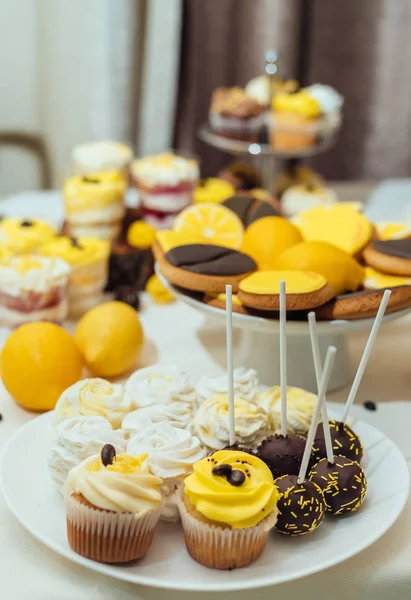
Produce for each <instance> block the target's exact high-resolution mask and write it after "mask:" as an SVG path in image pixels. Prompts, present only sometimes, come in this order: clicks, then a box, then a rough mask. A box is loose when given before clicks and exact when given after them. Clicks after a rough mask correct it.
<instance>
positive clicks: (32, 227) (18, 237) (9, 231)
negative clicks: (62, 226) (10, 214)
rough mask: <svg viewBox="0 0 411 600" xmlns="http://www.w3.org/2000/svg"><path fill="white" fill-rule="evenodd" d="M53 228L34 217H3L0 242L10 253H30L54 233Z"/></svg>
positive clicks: (0, 226) (0, 222)
mask: <svg viewBox="0 0 411 600" xmlns="http://www.w3.org/2000/svg"><path fill="white" fill-rule="evenodd" d="M55 233H56V231H55V229H54V228H53V227H52V226H51V225H49V224H48V223H45V222H44V221H36V220H34V219H27V220H24V219H3V220H2V221H0V243H1V245H3V244H4V246H5V248H6V249H7V250H8V251H10V252H11V253H12V254H30V253H31V252H35V251H37V250H38V247H39V246H40V244H41V243H42V242H43V241H44V240H47V239H48V238H50V237H51V236H53V235H55Z"/></svg>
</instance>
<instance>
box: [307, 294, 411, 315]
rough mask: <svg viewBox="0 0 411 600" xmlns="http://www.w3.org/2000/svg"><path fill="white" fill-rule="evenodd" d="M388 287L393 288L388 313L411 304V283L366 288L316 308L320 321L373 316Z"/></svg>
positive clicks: (338, 297)
mask: <svg viewBox="0 0 411 600" xmlns="http://www.w3.org/2000/svg"><path fill="white" fill-rule="evenodd" d="M386 289H391V296H390V299H389V301H388V306H387V310H386V312H387V313H390V312H395V311H397V310H402V309H404V308H408V307H410V306H411V285H402V286H398V287H394V288H382V289H379V290H365V291H363V292H355V293H352V294H345V295H343V296H337V298H335V299H334V300H331V301H330V302H327V304H324V305H323V306H320V307H318V308H317V309H316V310H315V315H316V317H317V319H318V320H319V321H330V320H335V319H347V320H354V319H368V318H373V317H375V315H376V314H377V312H378V308H379V306H380V303H381V300H382V297H383V294H384V292H385V290H386Z"/></svg>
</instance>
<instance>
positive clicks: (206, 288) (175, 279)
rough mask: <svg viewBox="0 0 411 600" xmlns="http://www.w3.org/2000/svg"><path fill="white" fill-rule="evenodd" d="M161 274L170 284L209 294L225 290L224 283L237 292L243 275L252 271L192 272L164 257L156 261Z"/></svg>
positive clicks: (220, 292) (245, 275) (246, 275)
mask: <svg viewBox="0 0 411 600" xmlns="http://www.w3.org/2000/svg"><path fill="white" fill-rule="evenodd" d="M158 266H159V269H160V273H161V275H163V276H164V277H165V278H166V279H167V280H168V281H169V282H170V283H171V284H173V285H177V286H179V287H181V288H183V289H186V290H192V291H194V292H208V293H210V294H222V293H224V292H225V289H226V285H231V286H232V288H233V293H237V291H238V286H239V283H240V281H241V280H242V279H244V278H245V277H248V276H249V275H251V273H252V272H253V271H249V272H248V273H243V274H241V275H224V276H221V275H202V274H200V273H193V272H192V271H186V270H184V269H180V267H175V266H174V265H172V264H171V263H169V262H168V261H167V260H166V259H165V258H163V259H162V260H160V261H159V262H158Z"/></svg>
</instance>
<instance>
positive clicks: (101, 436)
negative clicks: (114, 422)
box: [47, 417, 126, 491]
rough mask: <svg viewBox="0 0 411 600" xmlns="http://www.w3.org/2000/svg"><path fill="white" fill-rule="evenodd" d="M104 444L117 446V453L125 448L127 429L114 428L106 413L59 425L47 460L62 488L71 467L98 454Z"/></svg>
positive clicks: (52, 473) (53, 477) (74, 419)
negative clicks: (106, 417) (102, 415)
mask: <svg viewBox="0 0 411 600" xmlns="http://www.w3.org/2000/svg"><path fill="white" fill-rule="evenodd" d="M105 444H111V445H112V446H114V448H115V449H116V452H118V453H121V452H124V451H125V448H126V440H125V437H124V432H123V431H122V430H121V429H117V430H116V431H114V430H113V428H112V427H111V424H110V422H109V421H107V419H105V418H104V417H74V418H71V419H66V420H65V421H63V422H61V423H60V424H59V425H57V427H56V429H55V436H54V439H53V441H52V444H51V447H50V449H49V452H48V459H47V463H48V468H49V472H50V476H51V478H52V479H53V481H54V482H55V483H56V484H57V486H58V487H59V489H60V491H62V488H63V486H64V483H65V482H66V479H67V476H68V474H69V471H70V470H71V469H72V468H74V467H76V466H77V465H79V464H80V463H81V462H82V461H83V460H85V459H86V458H88V457H89V456H92V455H94V454H98V453H99V452H100V450H101V448H102V447H103V446H104V445H105Z"/></svg>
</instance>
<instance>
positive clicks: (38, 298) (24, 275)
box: [0, 256, 70, 328]
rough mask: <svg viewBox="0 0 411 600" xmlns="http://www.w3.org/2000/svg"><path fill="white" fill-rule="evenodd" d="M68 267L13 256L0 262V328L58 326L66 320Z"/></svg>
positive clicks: (49, 260) (50, 260) (43, 259)
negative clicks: (36, 324)
mask: <svg viewBox="0 0 411 600" xmlns="http://www.w3.org/2000/svg"><path fill="white" fill-rule="evenodd" d="M69 272H70V267H69V265H68V264H67V263H66V262H65V261H64V260H62V259H60V258H47V257H42V256H16V257H14V258H3V259H2V260H0V326H1V327H9V328H14V327H18V326H19V325H23V324H24V323H31V322H33V321H51V322H53V323H57V324H59V325H61V324H62V323H63V321H64V319H65V318H66V316H67V309H68V302H67V282H68V277H69Z"/></svg>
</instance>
